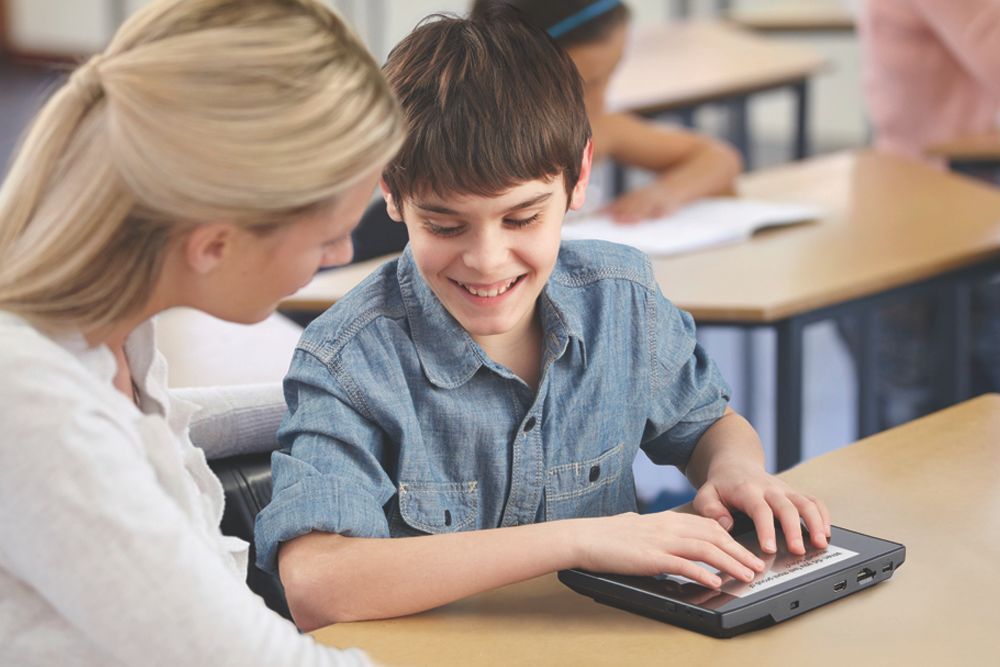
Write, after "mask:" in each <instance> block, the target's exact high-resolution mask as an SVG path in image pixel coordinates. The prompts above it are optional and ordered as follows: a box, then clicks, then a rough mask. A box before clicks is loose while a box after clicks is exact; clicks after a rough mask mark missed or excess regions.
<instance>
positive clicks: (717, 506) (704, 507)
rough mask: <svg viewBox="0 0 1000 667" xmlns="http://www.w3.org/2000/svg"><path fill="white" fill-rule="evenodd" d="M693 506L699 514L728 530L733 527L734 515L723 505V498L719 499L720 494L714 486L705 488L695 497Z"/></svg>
mask: <svg viewBox="0 0 1000 667" xmlns="http://www.w3.org/2000/svg"><path fill="white" fill-rule="evenodd" d="M692 505H693V506H694V510H695V511H696V512H697V513H698V514H700V515H702V516H703V517H707V518H709V519H714V520H715V521H717V522H718V523H719V525H720V526H722V527H723V528H725V529H726V530H729V529H730V528H732V527H733V523H734V521H733V515H732V514H730V513H729V510H728V509H726V506H725V505H724V504H723V503H722V498H720V497H719V492H718V491H717V490H716V489H715V487H714V486H708V485H705V486H703V487H702V488H701V490H700V491H698V494H697V495H696V496H695V497H694V502H693V503H692Z"/></svg>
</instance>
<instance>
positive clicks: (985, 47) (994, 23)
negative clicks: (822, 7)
mask: <svg viewBox="0 0 1000 667" xmlns="http://www.w3.org/2000/svg"><path fill="white" fill-rule="evenodd" d="M871 1H873V0H869V2H871ZM912 6H913V8H914V9H915V10H916V11H917V12H919V13H920V15H921V16H922V17H923V19H924V21H925V22H926V23H927V25H928V26H929V27H930V28H931V29H932V30H934V32H936V33H937V34H938V36H939V37H940V38H941V40H942V41H943V42H944V43H945V44H946V45H947V47H948V49H949V51H950V52H951V54H952V56H953V57H954V58H955V59H956V60H958V61H959V62H961V63H962V65H963V66H964V67H965V69H966V70H967V71H968V72H969V73H970V74H971V75H972V76H973V77H975V79H976V80H977V81H979V82H980V84H981V85H982V86H983V87H984V88H986V89H987V90H989V91H990V92H991V93H992V94H993V95H996V96H997V97H1000V0H912Z"/></svg>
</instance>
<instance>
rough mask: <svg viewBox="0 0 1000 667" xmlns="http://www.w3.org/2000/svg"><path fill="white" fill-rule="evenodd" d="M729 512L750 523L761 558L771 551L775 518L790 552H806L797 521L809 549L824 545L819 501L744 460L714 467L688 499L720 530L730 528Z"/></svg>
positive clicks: (824, 515)
mask: <svg viewBox="0 0 1000 667" xmlns="http://www.w3.org/2000/svg"><path fill="white" fill-rule="evenodd" d="M729 508H733V509H736V510H739V511H741V512H743V513H744V514H746V515H747V516H749V517H750V518H751V519H752V520H753V522H754V526H755V527H756V528H757V538H758V540H759V541H760V546H761V549H763V550H764V551H765V552H767V553H775V551H776V550H777V543H776V541H775V530H774V520H775V518H777V520H778V522H779V523H780V525H781V529H782V531H783V532H784V534H785V542H786V543H787V544H788V549H789V551H791V552H792V553H794V554H798V555H802V554H804V553H805V552H806V548H805V544H804V542H803V538H802V525H801V524H800V523H799V518H800V517H801V518H802V519H803V520H804V521H805V524H806V528H807V529H808V531H809V536H810V538H811V541H812V545H813V546H814V547H816V548H817V549H825V548H826V546H827V543H828V542H827V541H828V539H829V537H830V513H829V512H828V511H827V508H826V505H825V504H823V501H821V500H820V499H818V498H816V497H814V496H809V495H806V494H802V493H798V492H797V491H795V490H794V489H793V488H792V487H790V486H789V485H788V484H787V483H785V482H784V481H783V480H781V479H779V478H777V477H775V476H774V475H770V474H768V473H767V471H766V470H764V469H763V468H762V467H760V466H759V465H756V464H754V463H751V462H749V461H743V460H734V461H729V462H726V463H722V462H717V463H716V464H715V465H713V466H712V469H711V471H710V474H709V475H708V479H707V480H706V481H705V483H704V484H702V486H701V488H700V489H698V494H697V495H696V496H695V498H694V509H695V511H696V512H698V514H701V515H702V516H705V517H709V518H712V519H715V520H716V521H718V522H719V523H720V524H721V525H722V527H723V528H725V529H726V530H729V529H730V528H732V527H733V515H732V514H731V513H730V512H729Z"/></svg>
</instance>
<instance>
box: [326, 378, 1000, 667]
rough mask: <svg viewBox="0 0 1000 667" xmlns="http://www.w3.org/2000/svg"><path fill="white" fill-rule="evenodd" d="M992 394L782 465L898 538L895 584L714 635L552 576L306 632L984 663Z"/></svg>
mask: <svg viewBox="0 0 1000 667" xmlns="http://www.w3.org/2000/svg"><path fill="white" fill-rule="evenodd" d="M997 434H1000V396H997V395H990V396H984V397H981V398H978V399H975V400H973V401H969V402H968V403H963V404H961V405H959V406H956V407H952V408H950V409H948V410H945V411H943V412H940V413H937V414H934V415H931V416H929V417H925V418H923V419H920V420H917V421H914V422H911V423H909V424H907V425H905V426H901V427H898V428H895V429H892V430H890V431H885V432H883V433H880V434H879V435H877V436H874V437H871V438H869V439H867V440H863V441H861V442H859V443H856V444H854V445H852V446H849V447H845V448H842V449H840V450H838V451H835V452H832V453H830V454H825V455H823V456H820V457H818V458H815V459H812V460H810V461H809V462H807V463H804V464H802V465H800V466H798V467H796V468H795V469H793V470H790V471H787V472H785V473H783V474H782V477H784V478H785V479H787V480H788V481H789V482H791V483H793V484H794V485H796V486H798V487H800V488H802V489H808V490H809V491H810V492H812V493H815V494H817V495H819V496H821V497H823V498H824V499H825V500H826V501H827V502H828V503H829V505H830V507H831V511H832V513H833V516H834V522H835V523H836V524H837V525H842V526H845V527H847V528H851V529H854V530H858V531H861V532H865V533H870V534H873V535H877V536H879V537H885V538H887V539H891V540H894V541H899V542H902V543H903V544H905V545H906V547H907V558H906V563H905V564H904V565H903V566H902V567H901V568H900V570H899V572H897V573H896V574H895V575H894V577H893V578H892V579H891V580H889V581H888V582H885V583H882V584H879V585H877V586H874V587H872V588H871V589H868V590H866V591H863V592H860V593H856V594H854V595H851V596H849V597H847V598H844V599H843V600H840V601H838V602H836V603H835V604H831V605H829V606H826V607H822V608H820V609H816V610H814V611H810V612H808V613H806V614H803V615H802V616H799V617H797V618H794V619H792V620H789V621H786V622H785V623H782V624H779V625H776V626H774V627H771V628H767V629H765V630H760V631H757V632H752V633H749V634H746V635H741V636H739V637H736V638H734V639H728V640H721V639H711V638H708V637H704V636H702V635H699V634H696V633H694V632H690V631H687V630H682V629H679V628H675V627H673V626H670V625H667V624H664V623H660V622H657V621H654V620H650V619H647V618H644V617H641V616H635V615H633V614H629V613H626V612H624V611H619V610H617V609H613V608H610V607H606V606H603V605H599V604H597V603H595V602H592V601H591V600H590V599H589V598H585V597H583V596H580V595H577V594H575V593H573V592H571V591H570V590H569V589H567V588H564V587H563V586H562V585H561V584H559V582H558V581H557V580H556V578H555V575H548V576H545V577H541V578H538V579H534V580H531V581H527V582H524V583H520V584H514V585H512V586H507V587H505V588H502V589H498V590H496V591H492V592H489V593H484V594H481V595H477V596H475V597H472V598H469V599H467V600H463V601H460V602H456V603H453V604H450V605H447V606H445V607H442V608H440V609H437V610H435V611H431V612H426V613H423V614H419V615H416V616H411V617H407V618H400V619H394V620H389V621H369V622H363V623H345V624H341V625H336V626H330V627H327V628H324V629H321V630H318V631H316V632H315V633H314V636H315V637H316V639H317V640H319V641H320V642H322V643H324V644H330V645H336V646H342V647H346V646H360V647H363V648H364V649H366V650H367V651H369V652H370V654H371V656H372V657H373V658H374V659H376V660H379V661H382V662H384V663H385V664H386V665H439V666H441V667H447V666H450V665H456V666H457V665H461V666H463V667H465V666H467V665H476V666H477V667H489V666H491V665H503V666H505V667H506V666H507V665H579V666H586V665H628V666H629V667H642V666H644V665H665V664H668V665H691V666H694V665H714V666H718V667H726V666H730V665H731V666H733V667H747V665H772V664H773V665H779V664H793V663H801V664H805V665H810V666H817V667H824V666H827V665H829V666H830V667H844V666H845V665H849V666H851V667H859V666H862V665H879V666H881V665H906V664H910V665H938V664H939V665H985V664H993V663H995V661H996V657H997V650H998V649H1000V639H998V636H997V630H996V623H995V620H994V619H995V617H996V600H997V599H1000V575H998V574H997V570H996V560H997V557H998V555H1000V530H997V525H998V524H997V516H998V515H1000V441H998V435H997Z"/></svg>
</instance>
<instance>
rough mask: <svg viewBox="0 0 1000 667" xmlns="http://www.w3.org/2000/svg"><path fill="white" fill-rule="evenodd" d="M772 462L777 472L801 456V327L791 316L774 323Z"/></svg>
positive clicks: (797, 460) (802, 326)
mask: <svg viewBox="0 0 1000 667" xmlns="http://www.w3.org/2000/svg"><path fill="white" fill-rule="evenodd" d="M776 329H777V334H778V335H777V358H778V369H777V375H778V377H777V388H776V392H775V396H776V403H777V405H776V407H775V422H776V426H777V437H776V440H777V459H776V466H777V470H778V471H779V472H780V471H782V470H785V469H786V468H791V467H792V466H793V465H795V464H796V463H798V462H799V461H800V460H801V459H802V403H803V401H802V375H803V372H802V356H803V355H802V351H803V332H804V330H805V327H804V325H803V323H802V321H801V320H799V319H797V318H795V317H792V318H789V319H787V320H784V321H783V322H780V323H779V324H778V325H777V327H776Z"/></svg>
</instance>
